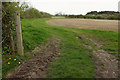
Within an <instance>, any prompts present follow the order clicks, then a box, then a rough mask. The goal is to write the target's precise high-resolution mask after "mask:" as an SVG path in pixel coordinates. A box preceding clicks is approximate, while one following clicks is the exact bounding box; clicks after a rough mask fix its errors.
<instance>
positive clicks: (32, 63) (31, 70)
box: [7, 37, 61, 78]
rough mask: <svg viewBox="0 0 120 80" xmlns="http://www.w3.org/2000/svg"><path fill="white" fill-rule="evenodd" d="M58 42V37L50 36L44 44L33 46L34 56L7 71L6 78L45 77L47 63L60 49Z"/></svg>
mask: <svg viewBox="0 0 120 80" xmlns="http://www.w3.org/2000/svg"><path fill="white" fill-rule="evenodd" d="M60 42H61V40H60V39H58V38H55V37H52V38H50V40H49V42H48V43H47V44H46V45H44V46H40V47H37V48H35V50H33V52H32V53H34V54H35V55H36V56H35V57H33V58H32V59H30V60H28V61H26V62H24V63H23V64H21V65H20V66H19V67H18V68H16V69H15V71H14V72H12V73H8V75H7V78H44V77H46V76H47V68H48V64H49V63H50V62H52V61H53V60H54V58H55V57H56V56H57V54H58V53H59V51H60V48H59V47H60Z"/></svg>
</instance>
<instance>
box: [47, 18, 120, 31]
mask: <svg viewBox="0 0 120 80" xmlns="http://www.w3.org/2000/svg"><path fill="white" fill-rule="evenodd" d="M47 24H50V25H54V26H64V27H74V28H83V29H99V30H107V31H118V21H117V20H96V19H53V20H48V21H47Z"/></svg>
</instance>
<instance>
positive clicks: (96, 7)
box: [27, 0, 119, 15]
mask: <svg viewBox="0 0 120 80" xmlns="http://www.w3.org/2000/svg"><path fill="white" fill-rule="evenodd" d="M27 2H28V3H29V4H30V5H31V6H32V7H34V8H37V9H38V10H40V11H44V12H48V13H50V14H53V15H54V14H56V13H59V12H62V13H65V14H86V13H87V12H90V11H118V2H119V0H27Z"/></svg>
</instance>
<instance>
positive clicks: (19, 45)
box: [15, 11, 24, 56]
mask: <svg viewBox="0 0 120 80" xmlns="http://www.w3.org/2000/svg"><path fill="white" fill-rule="evenodd" d="M15 26H16V36H17V53H18V54H20V55H21V56H23V55H24V51H23V41H22V28H21V19H20V12H19V11H16V12H15Z"/></svg>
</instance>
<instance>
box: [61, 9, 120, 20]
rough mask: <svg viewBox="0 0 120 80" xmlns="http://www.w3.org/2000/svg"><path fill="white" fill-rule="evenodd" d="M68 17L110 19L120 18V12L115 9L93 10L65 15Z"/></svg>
mask: <svg viewBox="0 0 120 80" xmlns="http://www.w3.org/2000/svg"><path fill="white" fill-rule="evenodd" d="M63 16H65V17H66V18H85V19H108V20H120V17H119V12H115V11H100V12H97V11H91V12H88V13H87V14H86V15H82V14H80V15H63Z"/></svg>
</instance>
